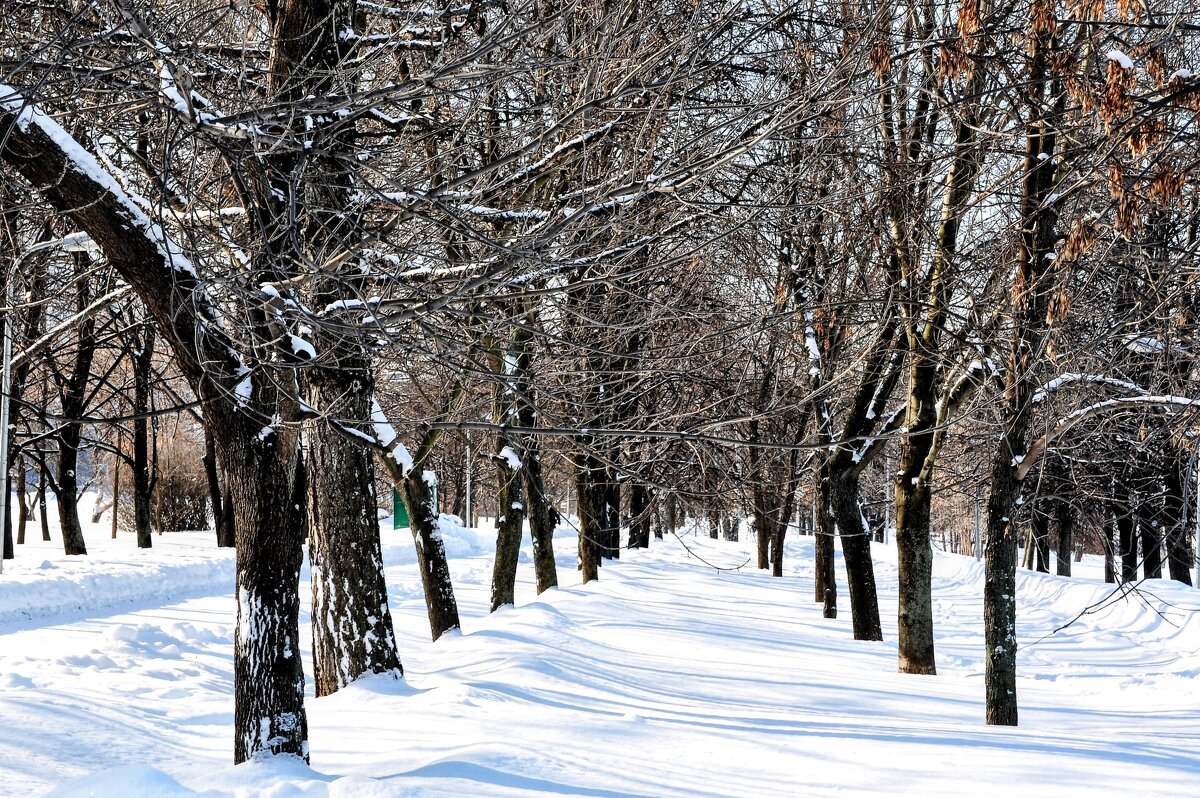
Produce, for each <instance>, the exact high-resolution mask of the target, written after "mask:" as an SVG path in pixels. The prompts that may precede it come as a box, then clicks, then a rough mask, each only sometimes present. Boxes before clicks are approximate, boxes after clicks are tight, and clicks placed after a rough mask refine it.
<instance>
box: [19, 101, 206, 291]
mask: <svg viewBox="0 0 1200 798" xmlns="http://www.w3.org/2000/svg"><path fill="white" fill-rule="evenodd" d="M0 108H4V109H5V110H7V111H9V112H10V113H13V114H16V117H17V127H19V128H20V129H21V130H27V129H29V127H30V126H31V125H33V126H35V127H37V128H38V129H39V130H41V132H42V133H43V134H44V135H45V136H46V137H47V138H49V139H50V140H51V141H53V142H54V143H55V144H56V145H57V146H58V147H59V148H60V149H61V150H62V152H63V154H64V156H66V159H67V162H68V163H69V164H70V165H71V167H72V168H73V169H76V170H78V171H79V172H80V173H81V174H84V175H86V176H87V177H88V179H90V180H91V181H92V182H94V183H95V184H96V185H98V186H100V188H102V189H104V190H105V191H106V192H108V193H109V194H110V195H111V196H112V198H113V199H114V200H115V201H116V203H117V204H118V205H119V206H120V207H121V211H122V212H123V213H124V214H125V216H126V218H127V219H128V220H129V223H130V224H132V225H133V226H135V227H138V228H140V229H141V230H142V231H143V232H145V233H146V235H147V236H148V237H149V238H150V240H151V241H153V242H154V244H155V246H156V247H157V249H158V252H159V254H160V255H161V256H162V259H163V262H164V264H166V265H167V266H169V267H170V268H171V269H173V270H174V271H176V272H181V273H183V274H187V275H190V276H192V277H195V276H196V267H195V266H193V265H192V262H191V261H190V260H188V259H187V257H186V256H185V255H184V254H183V251H182V250H181V249H180V248H179V246H178V245H177V244H176V243H175V242H174V241H172V240H171V237H170V236H168V235H167V233H166V231H165V230H163V229H162V227H160V226H159V225H158V223H157V222H154V221H152V220H151V219H150V218H149V217H148V216H146V214H145V213H143V212H142V209H141V208H139V207H138V206H137V205H136V204H135V203H134V202H133V200H131V199H130V198H129V196H128V195H127V194H126V192H125V190H124V189H123V188H121V186H120V185H119V184H118V183H117V181H116V180H115V179H113V176H112V175H111V174H109V173H108V171H107V170H106V169H104V167H102V166H101V165H100V163H99V161H97V160H96V157H95V156H94V155H92V154H91V153H90V152H88V151H87V150H85V149H84V148H83V147H82V146H80V144H79V142H77V141H75V139H74V138H73V137H72V136H71V134H70V133H68V132H67V131H65V130H63V128H62V126H61V125H59V124H58V123H57V122H55V121H54V120H53V119H51V118H50V117H49V116H47V115H46V114H45V113H44V112H43V111H42V109H40V108H38V107H37V106H36V105H33V104H31V103H29V102H28V101H27V100H26V99H25V98H24V97H23V96H22V95H21V93H20V92H18V91H17V90H16V89H14V88H13V87H12V86H9V85H7V84H5V83H0Z"/></svg>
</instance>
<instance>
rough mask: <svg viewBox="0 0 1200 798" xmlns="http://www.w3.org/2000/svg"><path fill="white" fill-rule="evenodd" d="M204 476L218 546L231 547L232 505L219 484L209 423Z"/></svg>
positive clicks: (218, 469) (206, 428) (205, 440)
mask: <svg viewBox="0 0 1200 798" xmlns="http://www.w3.org/2000/svg"><path fill="white" fill-rule="evenodd" d="M203 462H204V476H205V479H207V481H208V499H209V502H210V503H211V504H212V512H213V528H214V530H215V531H216V533H217V546H218V548H232V547H233V546H234V545H235V543H236V541H235V539H234V535H233V506H232V504H230V502H229V497H228V496H227V495H225V493H226V492H225V490H224V488H223V487H222V484H221V472H220V468H219V467H218V465H217V443H216V441H215V440H214V439H213V435H212V430H211V429H209V425H208V424H207V423H206V424H205V425H204V459H203Z"/></svg>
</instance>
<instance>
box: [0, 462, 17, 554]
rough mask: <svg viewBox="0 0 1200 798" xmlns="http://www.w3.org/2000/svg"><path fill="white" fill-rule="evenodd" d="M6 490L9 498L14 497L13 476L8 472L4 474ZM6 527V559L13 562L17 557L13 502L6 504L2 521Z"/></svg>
mask: <svg viewBox="0 0 1200 798" xmlns="http://www.w3.org/2000/svg"><path fill="white" fill-rule="evenodd" d="M3 482H4V490H5V491H6V492H7V495H8V496H10V497H11V496H12V475H11V474H9V472H8V471H5V472H4V479H3ZM0 520H2V522H3V526H4V555H3V556H4V559H6V560H11V559H13V558H14V557H16V552H15V551H14V550H13V529H12V502H11V501H6V502H5V503H4V518H3V519H0Z"/></svg>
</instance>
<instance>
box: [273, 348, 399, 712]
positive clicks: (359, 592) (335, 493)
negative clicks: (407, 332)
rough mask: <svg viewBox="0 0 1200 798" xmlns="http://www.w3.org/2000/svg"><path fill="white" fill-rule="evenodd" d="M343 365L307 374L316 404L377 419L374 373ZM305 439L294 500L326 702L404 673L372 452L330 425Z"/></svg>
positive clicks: (311, 427) (310, 429)
mask: <svg viewBox="0 0 1200 798" xmlns="http://www.w3.org/2000/svg"><path fill="white" fill-rule="evenodd" d="M341 365H342V368H341V369H340V370H334V369H312V370H310V371H308V372H306V375H305V376H306V383H307V384H306V393H307V401H308V403H309V404H310V405H311V406H312V407H319V408H322V409H324V410H326V412H333V413H335V414H336V415H337V416H339V417H342V418H350V419H369V418H371V415H372V390H373V386H374V384H375V382H374V379H373V377H372V375H371V374H370V372H369V369H368V368H367V366H366V364H365V363H363V362H361V361H358V360H355V359H351V358H346V359H344V360H342V361H341ZM304 440H305V443H306V445H305V450H304V454H305V455H306V456H304V457H301V456H299V455H298V456H297V465H296V478H295V484H296V489H295V490H293V492H292V497H291V503H292V506H293V507H296V505H299V507H296V512H297V514H298V515H299V516H300V518H303V517H304V514H305V513H306V514H307V528H308V544H309V545H308V557H309V562H310V564H311V566H312V567H311V577H312V602H313V606H312V619H313V623H312V635H313V684H314V687H315V691H316V695H317V696H318V697H320V696H324V695H329V694H330V693H333V692H335V691H336V690H338V689H340V688H342V687H345V686H346V685H347V684H349V683H350V682H352V681H354V680H355V679H357V678H358V677H360V676H362V675H363V674H370V673H375V674H389V675H391V676H393V677H394V678H397V679H398V678H400V677H401V676H402V675H403V673H404V670H403V668H402V667H401V664H400V658H399V656H398V655H397V653H396V637H395V633H394V632H393V629H392V614H391V611H390V610H389V609H388V595H387V584H386V582H385V581H384V576H383V550H382V548H381V545H380V540H379V522H378V520H377V519H376V515H375V508H376V500H375V463H374V460H373V457H372V454H371V452H369V451H368V450H367V449H365V448H363V447H362V446H361V445H359V444H357V443H355V442H354V441H352V440H350V439H348V438H346V437H344V436H342V435H340V434H337V433H336V432H334V431H333V430H331V429H330V428H329V427H328V425H327V423H326V422H325V421H324V420H315V421H310V422H306V423H305V427H304ZM305 482H307V488H308V490H303V487H302V486H303V484H304V483H305ZM297 494H301V495H299V496H298V495H297ZM301 497H306V498H307V502H305V501H304V500H303V498H301ZM306 505H307V507H306ZM298 534H300V535H303V530H300V531H299V532H298Z"/></svg>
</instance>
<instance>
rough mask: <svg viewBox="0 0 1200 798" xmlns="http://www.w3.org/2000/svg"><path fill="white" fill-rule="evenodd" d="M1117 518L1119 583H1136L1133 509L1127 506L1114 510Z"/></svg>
mask: <svg viewBox="0 0 1200 798" xmlns="http://www.w3.org/2000/svg"><path fill="white" fill-rule="evenodd" d="M1115 513H1116V517H1117V538H1118V540H1117V546H1118V548H1119V549H1120V552H1121V581H1122V582H1136V581H1137V567H1138V547H1137V536H1136V527H1137V525H1136V522H1135V520H1134V513H1133V509H1132V508H1131V507H1129V506H1128V505H1121V506H1120V507H1117V508H1115Z"/></svg>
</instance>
